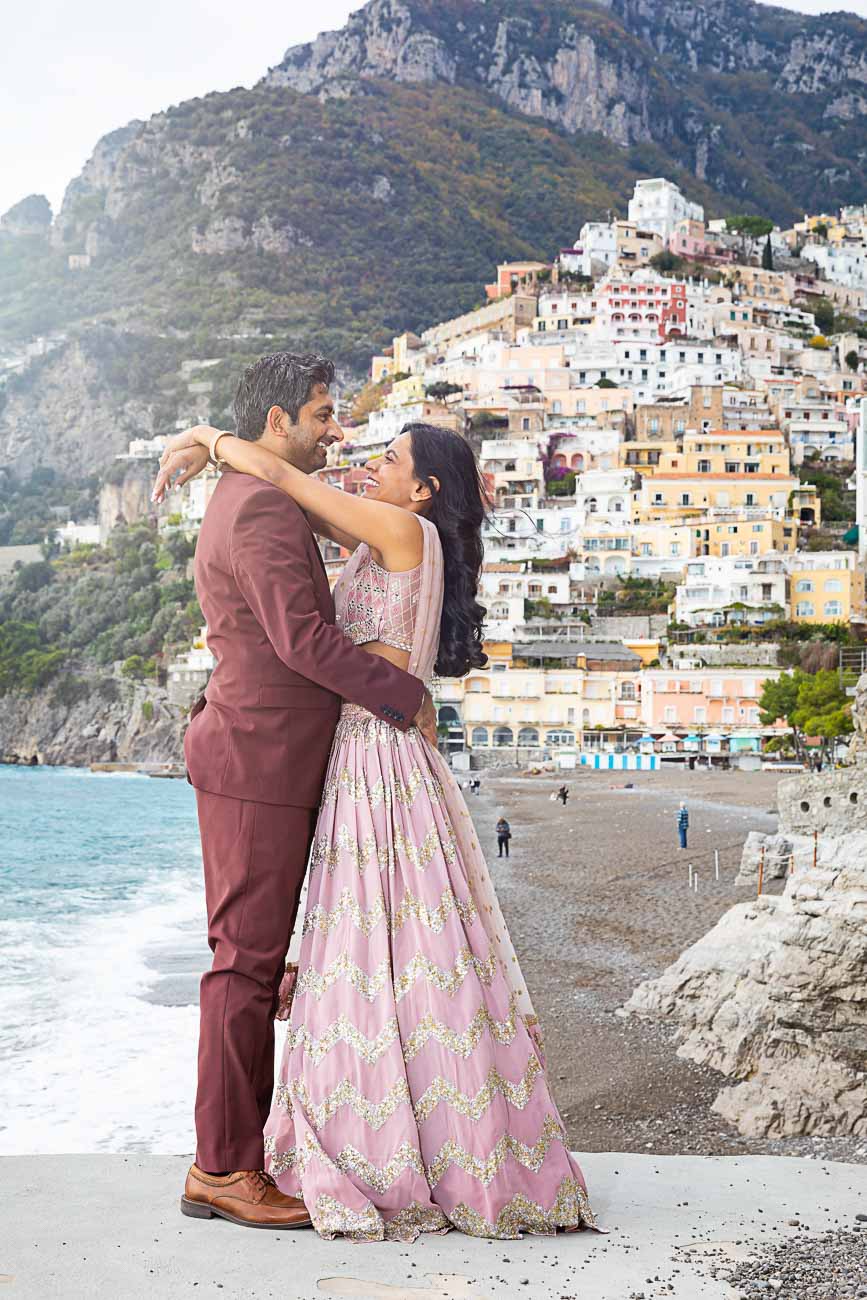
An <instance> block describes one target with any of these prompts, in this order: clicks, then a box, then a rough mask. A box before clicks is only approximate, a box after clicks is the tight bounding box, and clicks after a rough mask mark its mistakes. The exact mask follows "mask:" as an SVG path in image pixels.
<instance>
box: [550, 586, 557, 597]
mask: <svg viewBox="0 0 867 1300" xmlns="http://www.w3.org/2000/svg"><path fill="white" fill-rule="evenodd" d="M548 595H549V596H556V595H557V587H556V585H551V586H549V587H548Z"/></svg>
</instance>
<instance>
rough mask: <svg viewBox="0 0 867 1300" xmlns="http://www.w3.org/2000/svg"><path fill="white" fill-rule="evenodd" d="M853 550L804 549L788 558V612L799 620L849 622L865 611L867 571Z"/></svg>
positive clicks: (798, 621) (797, 621)
mask: <svg viewBox="0 0 867 1300" xmlns="http://www.w3.org/2000/svg"><path fill="white" fill-rule="evenodd" d="M856 560H857V557H856V554H855V552H854V551H813V552H809V551H801V552H799V553H798V555H796V556H793V557H792V559H791V560H790V561H789V566H788V568H789V613H790V617H791V618H792V619H793V620H794V622H796V623H849V622H851V621H852V617H853V615H862V614H863V611H864V574H863V572H861V571H860V570H859V569H858V568H857V567H856Z"/></svg>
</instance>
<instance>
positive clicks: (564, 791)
mask: <svg viewBox="0 0 867 1300" xmlns="http://www.w3.org/2000/svg"><path fill="white" fill-rule="evenodd" d="M557 798H558V799H559V800H560V802H561V803H562V805H563V807H564V808H565V807H566V800H567V799H568V798H569V787H568V785H561V786H560V789H559V790H558V791H557Z"/></svg>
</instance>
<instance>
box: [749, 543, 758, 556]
mask: <svg viewBox="0 0 867 1300" xmlns="http://www.w3.org/2000/svg"><path fill="white" fill-rule="evenodd" d="M758 553H759V544H758V542H750V555H758Z"/></svg>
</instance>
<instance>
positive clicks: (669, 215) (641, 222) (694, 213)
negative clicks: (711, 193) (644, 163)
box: [629, 177, 704, 244]
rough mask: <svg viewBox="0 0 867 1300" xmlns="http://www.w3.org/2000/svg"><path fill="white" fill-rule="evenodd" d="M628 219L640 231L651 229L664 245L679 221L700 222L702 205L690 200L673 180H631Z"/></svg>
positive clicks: (702, 215)
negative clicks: (632, 181) (632, 184)
mask: <svg viewBox="0 0 867 1300" xmlns="http://www.w3.org/2000/svg"><path fill="white" fill-rule="evenodd" d="M629 220H630V221H634V222H635V223H636V225H638V226H640V227H641V229H642V230H652V231H654V232H655V233H656V234H657V235H659V236H660V237H661V238H662V239H663V240H664V242H665V243H666V244H667V243H668V241H669V239H670V238H671V236H672V234H673V232H674V228H675V226H677V225H678V224H679V223H680V222H681V221H704V208H703V207H702V206H701V204H700V203H691V202H690V201H689V199H687V198H686V197H685V196H684V195H683V194H682V192H681V190H680V188H679V187H678V186H677V185H675V184H674V182H673V181H667V180H664V179H663V178H662V177H657V178H655V179H653V180H643V181H636V182H635V190H634V192H633V195H632V198H631V199H630V200H629Z"/></svg>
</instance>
